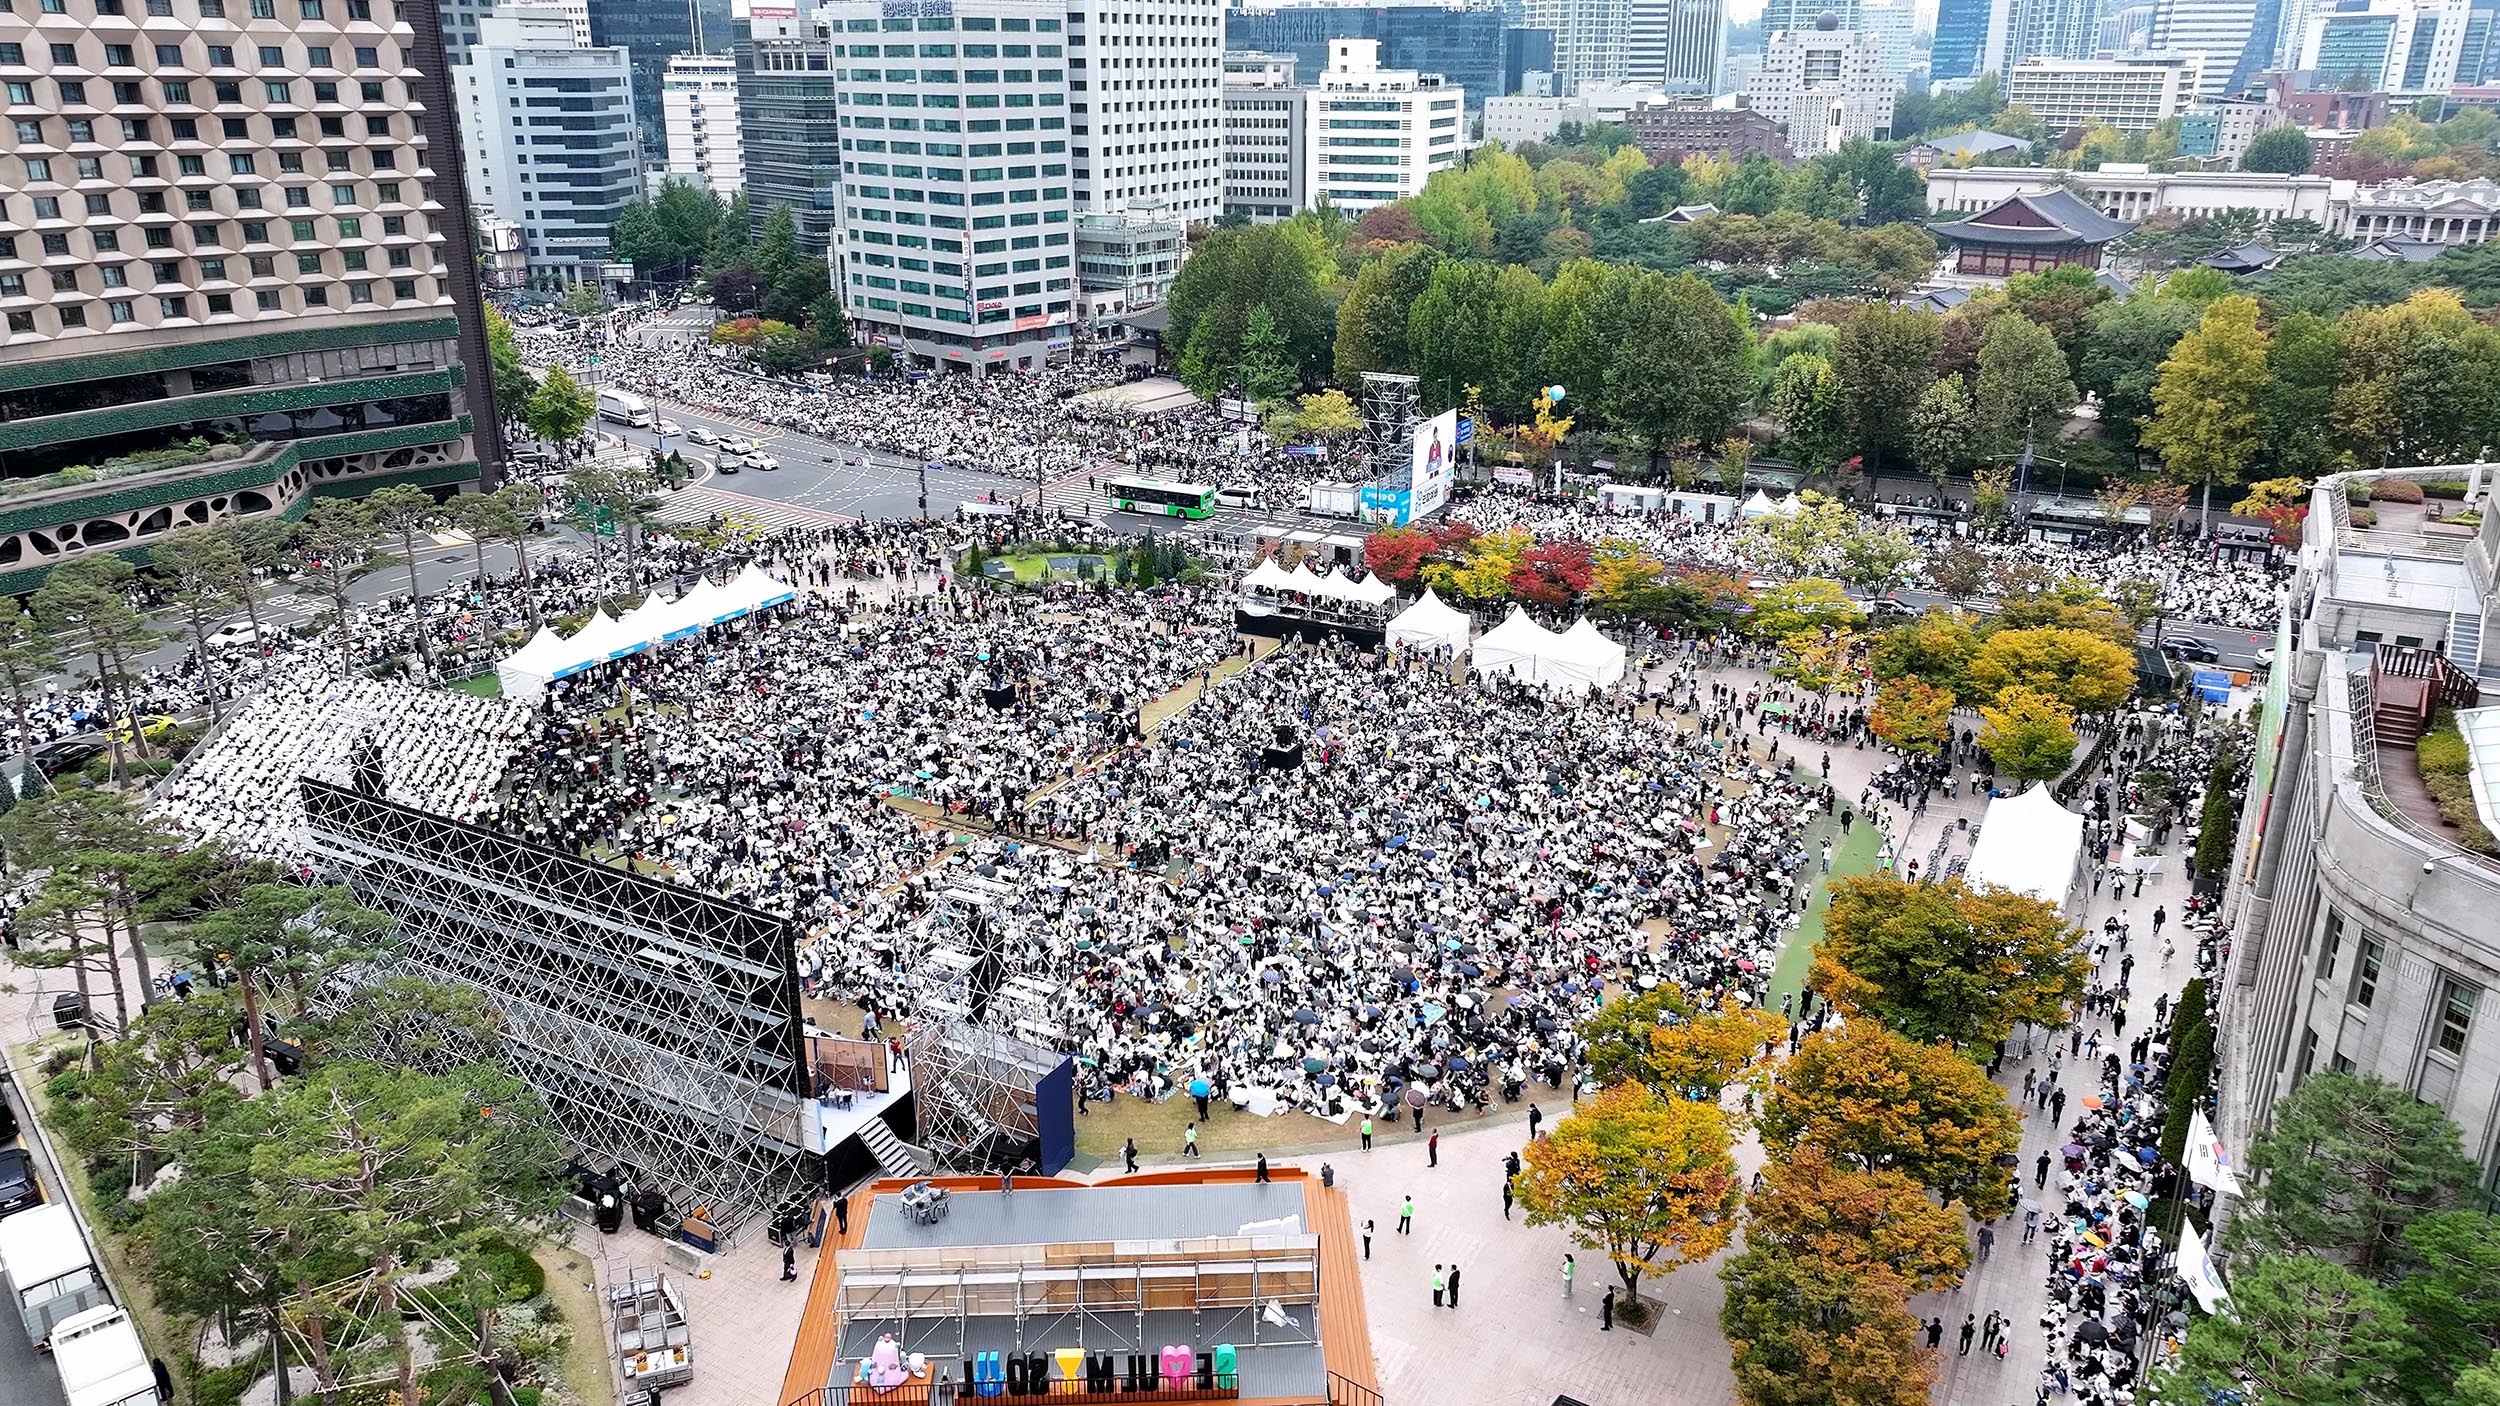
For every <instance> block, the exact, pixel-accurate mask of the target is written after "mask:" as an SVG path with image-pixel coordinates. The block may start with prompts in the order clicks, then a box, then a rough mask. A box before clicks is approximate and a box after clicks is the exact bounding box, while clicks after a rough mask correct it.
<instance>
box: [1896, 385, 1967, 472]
mask: <svg viewBox="0 0 2500 1406" xmlns="http://www.w3.org/2000/svg"><path fill="white" fill-rule="evenodd" d="M1909 437H1910V460H1911V462H1913V463H1915V464H1917V465H1918V471H1919V472H1920V473H1923V474H1925V475H1926V476H1927V477H1928V478H1929V479H1930V480H1932V481H1934V483H1935V485H1936V493H1937V496H1939V497H1941V496H1943V494H1944V489H1945V483H1946V481H1947V480H1949V479H1950V478H1952V476H1953V475H1954V474H1956V473H1959V472H1961V471H1962V470H1964V469H1967V468H1969V467H1970V462H1971V450H1972V448H1973V447H1974V446H1975V445H1976V443H1977V442H1978V439H1979V425H1978V412H1977V411H1976V410H1975V409H1973V408H1972V406H1971V399H1970V392H1969V390H1967V389H1966V388H1965V387H1964V386H1963V384H1962V378H1961V377H1960V376H1947V377H1944V378H1943V379H1941V380H1938V381H1935V382H1933V383H1931V384H1930V385H1929V386H1928V387H1927V389H1925V390H1923V391H1921V392H1919V395H1918V400H1917V402H1916V403H1915V404H1914V405H1912V406H1911V407H1910V436H1909Z"/></svg>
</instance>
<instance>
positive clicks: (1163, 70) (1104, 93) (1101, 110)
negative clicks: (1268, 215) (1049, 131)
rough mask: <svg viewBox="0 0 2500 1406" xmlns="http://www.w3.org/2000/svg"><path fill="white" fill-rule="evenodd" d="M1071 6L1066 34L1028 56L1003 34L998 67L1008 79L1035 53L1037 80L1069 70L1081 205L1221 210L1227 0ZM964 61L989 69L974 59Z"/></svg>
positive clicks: (1038, 36)
mask: <svg viewBox="0 0 2500 1406" xmlns="http://www.w3.org/2000/svg"><path fill="white" fill-rule="evenodd" d="M1064 13H1065V16H1066V33H1065V35H1064V36H1062V35H1059V34H1044V33H1041V32H1039V31H1038V30H1037V31H1036V32H1035V34H1034V35H1033V41H1032V45H1031V48H1032V53H1031V54H1030V55H1022V54H1018V53H1017V52H1016V51H1017V50H1019V49H1021V48H1023V47H1025V46H1024V45H1023V44H1021V43H1019V42H1015V41H1011V40H1010V39H1009V37H1008V36H1007V35H1006V34H1003V33H1002V34H1000V35H999V43H998V61H999V64H1000V67H999V68H998V70H997V72H998V74H999V75H1000V78H1001V80H1002V81H1006V82H1012V81H1013V79H1012V75H1014V74H1017V73H1022V72H1026V71H1027V69H1026V67H1025V62H1026V60H1027V59H1028V58H1029V59H1030V62H1031V65H1032V67H1031V69H1030V72H1031V73H1032V74H1033V75H1034V77H1035V78H1036V80H1037V81H1040V82H1042V83H1045V84H1047V83H1050V82H1052V81H1053V78H1054V76H1063V77H1064V82H1065V85H1066V107H1067V114H1068V133H1067V140H1068V151H1069V155H1070V157H1071V158H1072V162H1073V169H1072V171H1071V173H1070V174H1071V178H1072V184H1071V188H1072V190H1073V192H1074V198H1075V201H1076V208H1078V209H1080V210H1085V211H1090V212H1093V213H1096V214H1131V213H1137V214H1152V215H1155V216H1159V217H1162V218H1167V219H1175V220H1179V221H1181V222H1182V223H1183V224H1191V225H1196V224H1205V223H1207V222H1209V221H1212V220H1214V219H1215V218H1216V217H1217V216H1218V215H1220V214H1222V213H1223V207H1224V136H1223V131H1224V127H1223V123H1224V7H1223V0H1071V3H1070V4H1068V5H1067V6H1066V8H1065V11H1064ZM1063 38H1064V48H1065V57H1064V60H1063V59H1062V56H1061V52H1060V51H1061V49H1062V42H1061V41H1062V39H1063ZM966 42H967V44H968V45H969V44H971V41H969V40H967V41H966ZM973 47H980V46H977V45H975V46H973ZM964 71H965V73H966V75H967V77H970V76H971V75H973V74H975V73H979V72H986V71H988V70H987V65H986V64H985V63H984V64H981V65H979V66H978V67H976V66H975V62H974V60H973V59H972V58H970V57H967V59H966V61H965V68H964ZM1063 71H1064V72H1063Z"/></svg>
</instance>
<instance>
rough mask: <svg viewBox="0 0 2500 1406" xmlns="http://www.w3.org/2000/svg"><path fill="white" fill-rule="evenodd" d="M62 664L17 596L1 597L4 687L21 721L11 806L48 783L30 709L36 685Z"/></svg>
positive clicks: (0, 653)
mask: <svg viewBox="0 0 2500 1406" xmlns="http://www.w3.org/2000/svg"><path fill="white" fill-rule="evenodd" d="M60 667H61V657H60V655H59V654H58V653H56V652H55V651H54V649H53V646H52V640H51V639H50V637H49V635H48V633H47V632H46V631H45V630H44V629H43V628H42V627H41V625H40V623H39V622H38V620H37V619H36V617H35V616H34V615H32V614H30V613H29V612H28V611H26V610H25V609H24V608H23V607H21V606H20V605H19V604H18V602H17V597H15V596H0V688H6V689H8V691H9V711H10V712H11V714H12V715H13V716H14V717H15V719H16V723H17V728H16V733H17V787H16V791H14V792H12V793H11V794H9V795H8V796H7V797H6V799H7V800H8V802H9V803H10V804H11V805H14V804H15V803H16V802H17V800H18V794H19V793H24V794H29V795H31V794H33V792H34V791H35V789H36V788H37V787H39V786H45V785H47V784H48V783H47V782H45V781H44V779H43V773H42V772H41V771H40V770H38V769H37V768H36V766H35V731H34V723H33V720H32V718H31V716H30V712H31V709H32V707H33V704H34V698H35V685H36V684H37V683H39V682H41V681H42V680H44V679H46V678H48V677H50V676H51V675H52V673H53V671H54V670H56V669H58V668H60Z"/></svg>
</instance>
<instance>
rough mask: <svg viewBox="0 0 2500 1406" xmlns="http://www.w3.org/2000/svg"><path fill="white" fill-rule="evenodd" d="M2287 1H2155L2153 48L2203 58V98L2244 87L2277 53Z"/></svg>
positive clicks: (2227, 93)
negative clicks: (2276, 42) (2276, 41)
mask: <svg viewBox="0 0 2500 1406" xmlns="http://www.w3.org/2000/svg"><path fill="white" fill-rule="evenodd" d="M2282 17H2283V0H2153V32H2152V39H2151V42H2150V44H2149V45H2148V47H2149V48H2150V49H2151V51H2152V52H2154V53H2173V54H2197V55H2200V56H2202V57H2203V58H2204V60H2205V76H2204V79H2203V81H2202V82H2201V83H2200V84H2199V85H2198V88H2197V93H2198V95H2199V96H2200V97H2208V98H2219V97H2224V96H2227V95H2230V94H2234V93H2240V92H2245V91H2246V90H2247V88H2248V85H2249V84H2250V83H2251V82H2253V81H2255V79H2256V77H2257V75H2258V73H2259V72H2261V71H2262V70H2264V68H2265V67H2266V65H2267V64H2268V63H2269V62H2270V61H2271V60H2272V59H2273V57H2274V35H2275V26H2276V25H2277V24H2278V23H2280V22H2281V20H2282Z"/></svg>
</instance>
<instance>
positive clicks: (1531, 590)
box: [1510, 539, 1597, 605]
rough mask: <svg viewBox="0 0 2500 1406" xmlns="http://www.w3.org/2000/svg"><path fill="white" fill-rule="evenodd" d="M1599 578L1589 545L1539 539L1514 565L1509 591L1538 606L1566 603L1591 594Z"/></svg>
mask: <svg viewBox="0 0 2500 1406" xmlns="http://www.w3.org/2000/svg"><path fill="white" fill-rule="evenodd" d="M1596 579H1597V568H1596V563H1595V562H1594V561H1592V560H1591V558H1590V555H1589V544H1588V543H1586V542H1575V541H1571V540H1568V539H1564V540H1558V541H1552V542H1539V543H1538V544H1537V545H1535V546H1533V547H1530V548H1529V549H1528V553H1527V555H1525V556H1523V557H1521V558H1520V559H1519V564H1518V565H1517V566H1515V567H1512V568H1511V572H1510V593H1511V597H1512V598H1513V599H1515V600H1523V601H1533V602H1535V603H1536V604H1538V605H1564V604H1568V603H1569V602H1571V601H1574V600H1577V599H1579V598H1580V597H1581V596H1584V595H1587V594H1588V589H1589V586H1590V584H1591V583H1592V582H1594V581H1595V580H1596Z"/></svg>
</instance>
